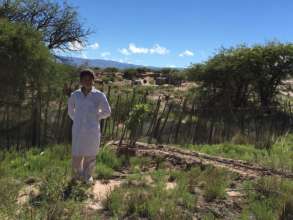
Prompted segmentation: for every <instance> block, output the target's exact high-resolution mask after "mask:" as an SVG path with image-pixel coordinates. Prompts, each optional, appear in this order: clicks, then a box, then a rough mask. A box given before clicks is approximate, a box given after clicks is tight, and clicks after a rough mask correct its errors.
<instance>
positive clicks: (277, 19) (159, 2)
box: [68, 0, 293, 67]
mask: <svg viewBox="0 0 293 220" xmlns="http://www.w3.org/2000/svg"><path fill="white" fill-rule="evenodd" d="M68 2H69V3H70V4H71V5H73V6H76V7H77V10H78V12H79V14H80V17H81V20H82V21H83V22H84V23H85V24H86V25H87V26H88V27H90V28H91V29H93V30H94V32H95V33H94V34H92V35H91V36H90V37H89V38H88V45H87V46H86V47H84V48H83V50H82V51H81V52H75V53H74V54H68V55H73V56H79V57H87V58H91V59H95V58H97V59H109V60H116V61H121V62H129V63H134V64H140V65H146V66H161V67H162V66H164V67H186V66H189V65H190V64H191V63H198V62H202V61H204V60H207V59H208V57H210V56H212V55H213V54H214V53H215V52H216V51H217V49H219V48H220V47H230V46H235V45H238V44H241V43H246V44H248V45H253V44H256V43H265V42H268V41H271V40H279V41H281V42H292V41H293V28H292V24H293V13H292V12H293V1H292V0H98V1H97V0H68ZM72 47H74V48H79V47H80V45H77V44H73V45H72ZM80 48H81V47H80Z"/></svg>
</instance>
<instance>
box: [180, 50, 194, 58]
mask: <svg viewBox="0 0 293 220" xmlns="http://www.w3.org/2000/svg"><path fill="white" fill-rule="evenodd" d="M193 55H194V54H193V52H192V51H190V50H185V51H183V52H182V53H180V54H179V56H180V57H193Z"/></svg>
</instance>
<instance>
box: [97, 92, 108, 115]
mask: <svg viewBox="0 0 293 220" xmlns="http://www.w3.org/2000/svg"><path fill="white" fill-rule="evenodd" d="M98 103H99V104H98V113H97V115H98V119H99V120H101V119H105V118H108V117H109V116H110V115H111V107H110V105H109V103H108V100H107V97H106V95H105V94H104V93H102V94H101V96H100V97H99V102H98Z"/></svg>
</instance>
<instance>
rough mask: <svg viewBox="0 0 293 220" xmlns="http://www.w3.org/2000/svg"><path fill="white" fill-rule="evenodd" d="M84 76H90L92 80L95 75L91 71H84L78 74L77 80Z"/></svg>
mask: <svg viewBox="0 0 293 220" xmlns="http://www.w3.org/2000/svg"><path fill="white" fill-rule="evenodd" d="M85 76H90V77H92V78H93V79H95V73H94V71H92V70H91V69H85V70H82V71H81V72H80V74H79V78H80V79H82V78H83V77H85Z"/></svg>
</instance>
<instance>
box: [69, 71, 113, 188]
mask: <svg viewBox="0 0 293 220" xmlns="http://www.w3.org/2000/svg"><path fill="white" fill-rule="evenodd" d="M94 79H95V77H94V72H93V71H92V70H90V69H86V70H83V71H81V72H80V84H81V88H80V89H78V90H76V91H74V92H72V93H71V96H70V97H69V99H68V115H69V117H70V118H71V119H72V120H73V126H72V174H73V175H72V180H73V181H75V180H77V179H79V180H84V181H85V182H86V183H88V184H92V183H93V177H92V172H93V170H94V168H95V164H96V155H97V152H98V149H99V146H100V138H101V132H100V120H101V119H105V118H107V117H109V116H110V115H111V108H110V106H109V103H108V100H107V98H106V96H105V94H104V93H102V92H101V91H99V90H97V89H95V87H94V86H93V84H94Z"/></svg>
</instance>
